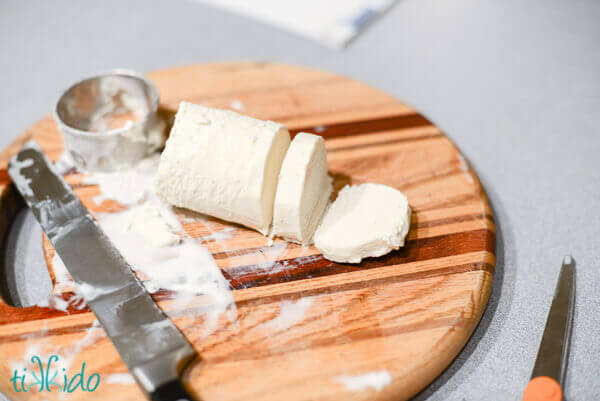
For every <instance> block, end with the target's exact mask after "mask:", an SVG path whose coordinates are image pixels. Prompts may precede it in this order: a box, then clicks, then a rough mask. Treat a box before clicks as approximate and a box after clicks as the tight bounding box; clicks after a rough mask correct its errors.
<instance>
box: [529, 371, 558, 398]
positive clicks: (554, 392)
mask: <svg viewBox="0 0 600 401" xmlns="http://www.w3.org/2000/svg"><path fill="white" fill-rule="evenodd" d="M561 400H562V389H561V388H560V385H559V384H558V382H557V381H556V380H554V379H552V378H550V377H546V376H540V377H536V378H534V379H531V381H530V382H529V384H527V387H525V392H524V393H523V401H561Z"/></svg>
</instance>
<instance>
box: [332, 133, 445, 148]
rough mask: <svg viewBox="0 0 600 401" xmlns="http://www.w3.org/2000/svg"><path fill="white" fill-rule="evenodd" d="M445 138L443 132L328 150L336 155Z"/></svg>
mask: <svg viewBox="0 0 600 401" xmlns="http://www.w3.org/2000/svg"><path fill="white" fill-rule="evenodd" d="M443 137H445V135H444V134H442V133H441V132H440V133H437V134H427V135H415V136H411V137H406V138H398V139H390V140H387V141H379V142H371V143H359V144H356V145H348V146H340V147H338V148H329V149H327V153H335V152H340V151H344V150H352V149H365V148H371V147H375V146H385V145H394V144H398V143H403V142H416V141H424V140H427V139H432V138H443Z"/></svg>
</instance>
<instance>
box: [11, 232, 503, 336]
mask: <svg viewBox="0 0 600 401" xmlns="http://www.w3.org/2000/svg"><path fill="white" fill-rule="evenodd" d="M493 237H494V235H493V233H491V232H489V231H488V230H476V231H470V232H461V233H456V234H450V235H443V236H439V237H432V238H421V239H416V240H412V241H407V244H406V246H405V247H404V248H402V249H400V250H398V251H395V252H391V253H389V254H387V255H385V256H382V257H379V258H374V259H367V260H365V261H363V262H362V263H361V264H360V265H359V266H354V265H348V264H339V263H335V262H331V261H329V260H327V259H325V258H323V256H322V255H315V256H312V257H311V259H312V260H311V262H310V264H308V263H306V262H305V260H304V258H295V259H289V260H280V261H277V262H276V263H279V264H281V263H287V265H286V266H285V268H284V269H282V270H280V271H277V272H273V271H269V270H267V271H265V270H264V269H262V268H261V267H260V266H259V265H249V266H240V267H233V268H225V269H223V270H222V272H223V275H224V276H225V278H226V279H227V280H228V281H229V283H230V285H231V287H232V288H233V289H234V290H242V289H246V288H253V287H262V286H267V285H275V284H281V283H288V282H292V281H299V280H306V279H314V278H318V277H325V276H331V275H336V274H343V273H349V272H356V271H364V270H369V269H376V268H379V267H385V266H389V265H395V266H399V268H401V267H400V266H401V265H402V264H404V263H412V262H417V261H425V260H430V259H438V258H443V257H447V256H451V255H458V254H463V253H469V252H475V251H479V250H481V249H482V248H483V249H485V250H486V251H488V252H490V253H493V252H494V240H493ZM456 244H459V245H458V246H457V245H456ZM481 266H482V268H483V267H486V266H488V265H487V264H485V265H481ZM486 268H490V267H486ZM456 269H457V270H456V272H455V273H460V272H464V270H462V267H456ZM445 274H448V273H445ZM429 276H430V273H429V272H427V271H424V272H420V273H415V274H412V275H411V276H408V277H410V280H420V279H424V278H427V277H429ZM73 295H74V294H73V293H72V292H65V293H63V294H62V295H59V296H61V297H62V298H63V299H65V300H68V299H69V298H70V297H72V296H73ZM170 296H171V295H170V294H169V293H168V292H166V291H162V292H159V293H157V294H156V295H155V296H154V297H155V299H156V300H163V299H168V298H169V297H170ZM9 309H12V312H13V313H10V311H9ZM25 309H27V313H19V312H23V311H24V310H25ZM87 311H88V309H87V308H83V309H77V308H75V307H73V306H69V307H68V309H67V313H68V314H79V313H84V312H87ZM67 313H65V312H62V311H58V310H55V309H47V308H40V307H30V308H13V307H10V306H7V305H4V304H0V325H2V324H10V323H15V322H18V321H28V320H38V319H48V318H52V317H58V316H64V315H65V314H67Z"/></svg>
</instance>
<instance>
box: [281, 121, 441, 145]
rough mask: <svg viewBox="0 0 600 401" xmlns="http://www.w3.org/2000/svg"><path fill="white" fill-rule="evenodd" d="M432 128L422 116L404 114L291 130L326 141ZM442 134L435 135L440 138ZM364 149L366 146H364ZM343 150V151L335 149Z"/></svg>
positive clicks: (291, 131)
mask: <svg viewBox="0 0 600 401" xmlns="http://www.w3.org/2000/svg"><path fill="white" fill-rule="evenodd" d="M426 126H431V123H430V122H429V120H427V119H426V118H425V117H423V116H422V115H420V114H416V113H414V114H402V115H397V116H391V117H383V118H378V119H374V120H362V121H352V122H347V123H337V124H331V125H327V126H325V127H323V130H321V129H318V130H317V129H316V127H304V128H295V129H291V130H290V133H291V134H292V135H295V134H297V133H298V132H310V133H313V134H317V135H321V136H323V137H324V138H325V139H328V138H337V137H343V136H350V135H359V134H365V133H375V132H381V131H389V130H399V129H407V128H415V127H426ZM440 135H441V134H438V135H435V136H440ZM419 139H420V137H415V138H413V139H412V140H419ZM362 146H363V147H364V145H362ZM335 150H341V149H335Z"/></svg>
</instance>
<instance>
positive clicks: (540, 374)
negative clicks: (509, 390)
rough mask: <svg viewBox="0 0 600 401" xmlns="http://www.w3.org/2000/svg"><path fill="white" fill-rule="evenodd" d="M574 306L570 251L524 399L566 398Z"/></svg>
mask: <svg viewBox="0 0 600 401" xmlns="http://www.w3.org/2000/svg"><path fill="white" fill-rule="evenodd" d="M574 306H575V261H574V260H573V258H572V257H571V256H570V255H567V256H565V258H564V259H563V263H562V266H561V269H560V275H559V277H558V282H557V284H556V290H555V291H554V298H553V299H552V304H551V306H550V311H549V312H548V318H547V319H546V327H545V328H544V334H543V335H542V340H541V342H540V347H539V349H538V353H537V357H536V360H535V364H534V367H533V371H532V373H531V381H530V382H529V384H528V385H527V388H526V389H525V393H524V397H523V400H526V399H527V400H528V399H539V400H560V399H562V387H563V383H564V378H565V372H566V366H567V357H568V351H569V343H570V339H571V328H572V325H573V308H574ZM534 394H535V396H534ZM534 397H537V398H534Z"/></svg>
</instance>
